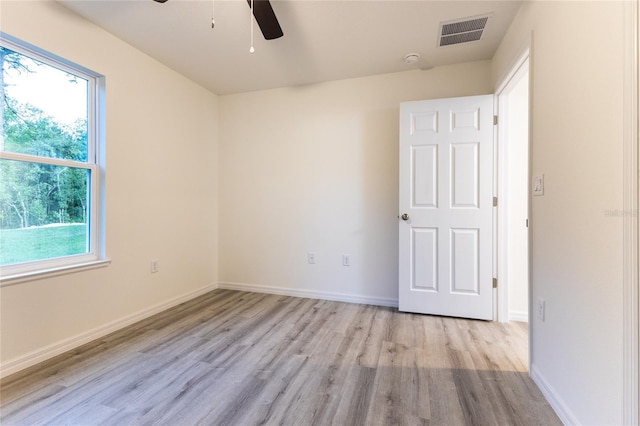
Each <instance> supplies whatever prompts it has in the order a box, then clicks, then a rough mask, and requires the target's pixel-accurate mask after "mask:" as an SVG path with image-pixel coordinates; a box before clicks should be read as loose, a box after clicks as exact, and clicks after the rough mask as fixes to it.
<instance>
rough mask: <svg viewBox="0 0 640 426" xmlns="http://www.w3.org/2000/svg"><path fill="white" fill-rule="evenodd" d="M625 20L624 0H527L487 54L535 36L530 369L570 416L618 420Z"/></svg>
mask: <svg viewBox="0 0 640 426" xmlns="http://www.w3.org/2000/svg"><path fill="white" fill-rule="evenodd" d="M622 23H623V4H622V2H617V1H596V2H572V1H567V2H565V1H558V2H525V3H524V4H523V6H522V8H521V9H520V11H519V13H518V15H517V17H516V19H515V21H514V22H513V24H512V25H511V28H510V30H509V31H508V33H507V35H506V37H505V39H504V40H503V42H502V44H501V46H500V47H499V49H498V51H497V53H496V55H495V57H494V60H493V63H492V68H493V71H492V75H493V81H494V83H495V82H497V81H498V80H499V79H500V78H501V77H502V75H504V73H505V72H506V71H507V70H508V69H509V67H510V66H511V64H512V63H513V61H514V60H515V59H516V58H517V56H518V55H519V54H520V52H521V50H522V49H523V48H524V47H525V46H526V44H527V41H528V40H529V39H531V44H532V56H531V59H532V72H531V78H532V80H533V81H532V93H531V96H532V103H533V110H532V120H533V122H532V175H537V174H542V173H544V179H545V188H544V196H541V197H533V198H532V216H531V226H532V239H533V241H532V250H533V252H532V257H531V259H532V271H531V278H532V290H533V294H532V297H533V300H532V304H533V307H534V310H535V307H536V304H537V301H538V299H543V300H544V301H545V303H546V305H545V306H546V312H545V319H544V321H542V320H540V319H538V318H537V316H536V315H532V317H531V319H532V321H531V322H530V330H531V333H532V343H533V351H532V368H531V373H532V376H533V378H534V380H536V382H537V383H538V384H539V385H540V386H541V388H542V389H543V391H544V392H545V394H546V395H547V397H548V398H549V399H550V400H551V402H552V404H553V405H554V408H555V409H556V411H558V413H559V414H560V415H561V417H562V419H563V421H565V423H567V424H622V402H621V401H622V374H623V370H622V270H623V269H622V247H623V246H622V216H623V214H622V203H623V199H622V188H623V182H622V117H623V111H622V105H623V104H622V94H623V92H622V90H623V81H622V70H623V50H622V48H623V25H622Z"/></svg>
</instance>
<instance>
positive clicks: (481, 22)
mask: <svg viewBox="0 0 640 426" xmlns="http://www.w3.org/2000/svg"><path fill="white" fill-rule="evenodd" d="M490 16H491V15H490V14H489V15H482V16H474V17H472V18H465V19H462V20H460V19H458V20H455V21H448V22H441V23H440V34H439V35H438V40H439V41H438V46H440V47H442V46H450V45H452V44H460V43H467V42H469V41H476V40H480V39H481V38H482V33H483V31H484V28H485V27H486V25H487V22H488V21H489V17H490Z"/></svg>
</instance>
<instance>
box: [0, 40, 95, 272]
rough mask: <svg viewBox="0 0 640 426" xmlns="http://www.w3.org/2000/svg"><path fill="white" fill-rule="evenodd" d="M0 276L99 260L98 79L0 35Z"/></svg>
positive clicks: (66, 62) (47, 270)
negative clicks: (0, 71)
mask: <svg viewBox="0 0 640 426" xmlns="http://www.w3.org/2000/svg"><path fill="white" fill-rule="evenodd" d="M0 64H1V65H2V73H1V75H0V277H1V278H2V279H3V280H4V279H7V278H15V277H16V276H24V275H25V274H26V275H31V274H33V273H42V272H49V271H56V270H60V269H61V268H62V269H66V268H70V267H77V266H85V267H86V266H87V265H91V264H96V262H97V263H99V261H100V260H101V259H102V257H103V255H104V253H103V251H104V250H103V249H102V247H103V241H102V236H103V234H104V232H103V225H102V223H103V220H102V217H101V211H102V209H103V206H101V205H100V200H101V199H102V198H103V197H102V196H101V193H102V192H103V188H104V168H103V167H102V165H103V163H102V162H101V158H102V156H101V155H100V149H101V148H102V145H103V143H102V134H103V133H104V132H102V131H101V123H102V120H100V118H101V117H102V116H103V111H102V109H103V108H102V106H101V105H102V103H101V96H100V94H101V93H102V92H103V88H104V79H103V78H102V77H101V76H99V75H98V74H96V73H94V72H92V71H89V70H87V69H86V68H84V67H81V66H79V65H76V64H73V63H71V62H69V61H66V60H64V59H61V58H59V57H56V56H54V55H52V54H49V53H47V52H43V51H42V50H40V49H38V48H35V47H33V46H30V45H27V44H26V43H23V42H20V41H18V40H16V39H14V38H13V37H10V36H7V35H6V34H0Z"/></svg>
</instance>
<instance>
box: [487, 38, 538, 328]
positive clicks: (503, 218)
mask: <svg viewBox="0 0 640 426" xmlns="http://www.w3.org/2000/svg"><path fill="white" fill-rule="evenodd" d="M529 52H530V48H529V46H528V45H527V47H526V48H525V49H524V51H523V52H522V53H521V54H520V55H519V56H518V59H517V60H516V61H515V62H514V64H513V66H512V67H511V69H510V70H509V72H508V73H507V74H506V75H505V77H504V78H503V79H502V80H501V82H500V83H499V84H498V86H497V89H496V94H495V101H494V107H495V114H496V115H498V116H499V120H498V128H497V131H496V139H497V157H498V158H497V161H496V162H495V164H496V172H495V173H496V176H497V179H495V181H496V183H497V188H494V193H496V194H497V195H498V208H497V210H498V211H497V227H496V233H497V234H496V237H495V238H496V242H497V247H496V248H495V249H494V251H496V252H497V253H495V259H496V265H495V266H494V267H495V268H496V272H497V275H496V276H497V278H498V291H497V304H496V307H497V308H496V309H495V312H496V314H497V318H495V319H497V320H498V321H499V322H507V321H509V289H508V287H509V286H508V283H507V276H508V272H507V271H508V265H507V262H506V261H504V259H506V256H507V250H508V243H507V240H508V226H507V208H508V207H507V205H508V203H507V202H506V200H507V178H508V172H507V168H508V167H507V166H508V161H507V145H506V143H504V141H505V139H506V129H507V124H508V121H509V118H508V117H505V116H502V115H503V114H502V113H503V106H504V96H505V95H506V94H507V93H508V92H509V91H510V90H511V88H512V85H513V84H514V83H516V82H517V81H518V80H519V79H520V78H522V74H523V73H525V72H528V73H529V117H528V118H529V130H528V131H529V135H528V140H527V147H528V149H527V150H528V155H527V158H528V162H529V164H527V167H528V176H527V177H528V182H531V176H530V174H531V80H532V79H531V74H530V63H529ZM527 188H529V185H528V184H527ZM527 204H528V205H527V209H528V211H527V217H530V211H529V209H530V205H531V194H530V191H529V190H528V192H527ZM528 240H529V241H531V227H529V229H528ZM529 245H530V243H529ZM530 254H531V250H529V257H528V262H527V263H528V270H529V271H531V255H530ZM529 278H530V277H529ZM530 282H531V280H530V279H529V283H527V286H528V294H529V306H528V311H529V313H531V312H533V311H532V309H531V307H532V304H531V285H530Z"/></svg>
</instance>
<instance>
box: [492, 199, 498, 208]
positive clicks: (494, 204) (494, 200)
mask: <svg viewBox="0 0 640 426" xmlns="http://www.w3.org/2000/svg"><path fill="white" fill-rule="evenodd" d="M493 207H498V197H493Z"/></svg>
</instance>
